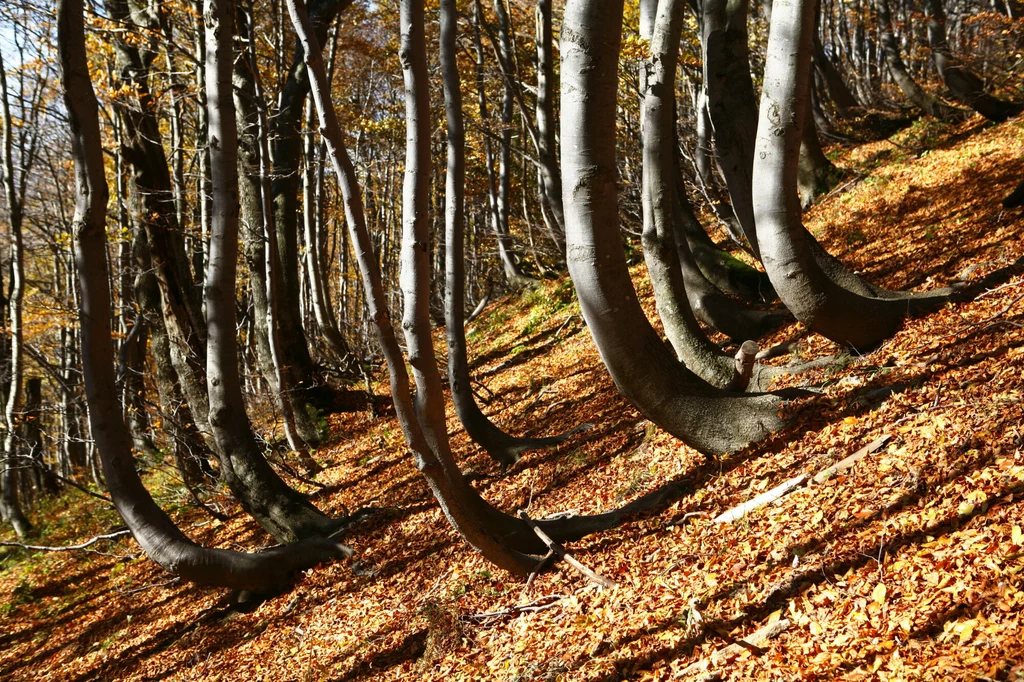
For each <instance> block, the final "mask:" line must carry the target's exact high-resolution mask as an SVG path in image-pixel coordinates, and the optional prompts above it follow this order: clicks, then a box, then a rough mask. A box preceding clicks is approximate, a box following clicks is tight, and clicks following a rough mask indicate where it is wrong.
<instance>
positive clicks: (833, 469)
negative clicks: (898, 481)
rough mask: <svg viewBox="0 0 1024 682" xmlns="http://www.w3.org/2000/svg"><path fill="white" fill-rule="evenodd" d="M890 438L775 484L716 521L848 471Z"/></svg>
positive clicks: (736, 516)
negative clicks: (830, 463) (816, 471)
mask: <svg viewBox="0 0 1024 682" xmlns="http://www.w3.org/2000/svg"><path fill="white" fill-rule="evenodd" d="M888 440H889V436H887V435H884V436H879V437H878V438H876V439H874V440H873V441H871V442H870V443H868V444H867V445H865V446H864V447H862V448H861V449H860V450H857V451H856V452H855V453H853V454H852V455H850V456H849V457H846V458H845V459H842V460H840V461H838V462H836V463H835V464H832V465H831V466H827V467H825V468H824V469H822V470H821V471H819V472H818V473H816V474H814V476H813V477H811V476H808V475H807V474H800V475H799V476H796V477H795V478H791V479H789V480H788V481H786V482H785V483H783V484H781V485H778V486H775V487H774V488H772V489H771V490H768V491H766V492H763V493H761V494H760V495H758V496H757V497H755V498H753V499H750V500H747V501H746V502H744V503H743V504H740V505H737V506H735V507H733V508H732V509H729V510H727V511H725V512H723V513H721V514H719V515H718V516H716V517H715V519H714V522H715V523H730V522H732V521H736V520H737V519H741V518H743V517H744V516H746V515H747V514H749V513H750V512H752V511H754V510H755V509H758V508H760V507H764V506H765V505H768V504H771V503H772V502H777V501H778V500H781V499H782V498H783V497H785V496H786V495H788V494H789V493H791V492H793V491H794V490H796V489H797V488H799V487H801V486H803V485H806V484H809V483H821V482H823V481H826V480H828V479H830V478H832V477H833V476H835V475H836V474H838V473H840V472H843V471H846V470H847V469H849V468H850V467H852V466H853V465H854V464H856V463H857V462H858V461H859V460H861V459H863V458H864V457H865V456H866V455H867V454H868V453H871V452H874V451H875V450H877V449H878V448H880V447H882V445H884V444H885V442H886V441H888Z"/></svg>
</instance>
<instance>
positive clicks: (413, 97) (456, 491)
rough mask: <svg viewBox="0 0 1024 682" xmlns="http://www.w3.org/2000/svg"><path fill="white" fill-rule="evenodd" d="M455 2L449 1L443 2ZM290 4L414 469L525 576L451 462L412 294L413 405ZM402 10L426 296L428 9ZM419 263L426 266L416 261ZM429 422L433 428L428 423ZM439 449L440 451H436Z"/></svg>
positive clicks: (317, 69)
mask: <svg viewBox="0 0 1024 682" xmlns="http://www.w3.org/2000/svg"><path fill="white" fill-rule="evenodd" d="M450 1H451V0H444V2H446V3H447V2H450ZM287 4H288V11H289V14H290V15H291V18H292V22H293V23H294V24H295V28H296V32H297V33H298V35H299V39H300V40H301V41H302V42H303V44H304V45H305V48H306V49H305V54H306V60H307V61H306V64H307V67H308V69H309V72H310V74H311V78H310V81H311V93H312V97H313V101H314V102H315V103H316V108H317V114H318V116H319V119H320V132H321V134H322V135H323V138H324V142H325V143H326V146H327V151H328V156H329V158H330V160H331V164H332V166H333V168H334V172H335V175H336V176H337V179H338V186H339V188H340V190H341V194H342V198H343V202H344V206H345V217H346V224H347V225H348V227H349V232H350V234H351V237H352V246H353V250H354V252H355V256H356V260H357V262H358V264H359V270H360V274H361V276H362V280H363V286H364V288H365V290H366V303H367V307H368V309H369V315H370V318H371V320H372V321H373V323H374V330H375V332H376V335H377V340H378V342H379V343H380V345H381V348H382V351H383V354H384V359H385V362H386V363H387V366H388V375H389V378H390V382H391V395H392V397H393V399H394V404H395V413H396V416H397V418H398V422H399V424H400V425H401V427H402V431H403V433H404V434H405V437H406V441H407V443H408V444H409V447H410V449H411V450H412V453H413V456H414V457H415V459H416V465H417V467H418V468H419V470H420V471H421V472H422V473H423V475H424V477H425V478H426V479H427V483H428V484H429V486H430V488H431V491H432V492H433V493H434V496H435V498H436V499H437V500H438V502H439V503H440V505H441V509H442V511H443V512H444V514H445V516H446V517H447V518H448V520H449V521H450V522H451V523H452V525H453V526H454V527H455V528H456V529H457V530H458V531H459V533H461V534H462V535H463V537H465V538H466V540H467V541H468V542H469V543H470V544H471V545H473V546H474V547H475V548H476V549H477V550H478V551H480V553H481V554H483V555H484V556H485V557H486V558H487V559H488V560H490V561H492V562H493V563H495V564H496V565H498V566H500V567H502V568H505V569H506V570H509V571H512V572H514V573H517V574H520V575H525V574H526V573H528V572H529V571H530V570H531V569H532V568H533V567H534V565H535V564H536V561H535V559H534V558H533V557H530V556H527V555H524V554H522V553H521V552H519V551H516V550H513V549H510V548H508V547H507V546H506V543H505V542H504V541H503V538H502V537H501V534H500V533H498V532H495V531H494V530H493V529H491V528H488V527H487V523H488V518H489V516H490V515H492V514H496V513H497V512H496V510H494V509H493V508H491V507H490V506H489V505H487V504H486V502H484V501H483V499H482V498H480V497H479V495H478V494H477V493H476V491H475V490H474V489H473V488H472V487H470V486H469V485H468V484H467V483H466V482H465V479H464V478H463V477H462V476H461V474H460V473H459V470H458V467H457V466H456V464H455V462H454V459H453V458H452V456H451V451H450V450H449V449H448V440H447V439H448V436H447V432H446V430H445V426H444V404H443V402H441V403H440V407H439V406H438V404H437V401H438V400H439V399H440V400H443V397H441V395H440V390H441V382H440V375H439V374H438V373H437V366H436V363H435V361H434V356H433V349H432V348H431V347H430V343H429V339H430V336H429V332H428V333H427V334H426V335H425V336H423V335H422V331H423V329H422V328H420V329H417V328H416V326H417V325H421V326H422V325H425V327H426V329H427V330H429V324H430V323H429V311H428V310H427V306H426V305H423V303H425V301H426V297H425V296H423V297H416V296H415V295H414V296H413V297H412V298H411V299H410V300H408V301H407V305H406V311H407V316H408V320H407V323H406V324H408V325H410V326H407V327H406V329H407V330H408V331H409V336H408V338H407V343H408V344H409V353H410V360H411V363H412V366H413V369H414V371H416V372H417V373H418V375H421V376H423V378H424V382H423V384H422V385H421V386H420V387H419V391H418V394H417V403H418V404H419V406H420V408H421V409H417V408H415V407H414V406H413V401H412V397H411V395H410V383H409V375H408V373H407V371H406V365H405V361H404V358H403V357H402V352H401V350H400V348H399V346H398V339H397V337H396V336H395V330H394V326H393V325H392V323H391V318H390V315H389V313H388V305H387V302H386V298H385V295H384V288H383V284H382V281H381V273H380V268H379V266H378V264H377V260H376V258H375V256H374V253H373V243H372V241H371V240H370V235H369V232H368V230H367V228H366V220H365V217H364V212H363V202H362V198H361V196H360V190H359V186H358V182H357V180H356V174H355V168H354V167H353V166H352V161H351V159H350V158H349V156H348V152H347V151H346V150H345V147H344V144H343V142H342V135H341V127H340V126H339V124H338V119H337V115H336V114H335V111H334V106H333V104H332V103H331V101H330V99H329V90H328V87H327V77H326V74H325V72H324V67H323V60H322V59H321V57H320V51H319V46H318V44H317V42H316V36H315V35H313V31H312V29H311V27H310V25H309V20H308V18H307V17H306V16H305V12H304V9H303V7H302V4H301V0H288V3H287ZM401 10H402V12H401V23H402V28H401V35H402V43H401V45H400V48H399V49H400V52H399V55H400V58H401V61H402V66H403V72H404V73H405V75H406V88H407V92H406V106H407V114H406V116H407V125H408V126H409V135H408V142H409V148H410V152H411V154H410V158H409V159H408V160H407V163H406V169H407V179H408V182H407V183H406V188H405V192H404V195H405V196H406V197H408V203H406V207H407V209H409V210H408V211H407V214H406V215H405V216H404V217H403V226H404V228H403V229H405V230H408V231H409V233H410V236H412V237H413V238H414V241H413V240H410V241H408V243H406V244H405V249H404V254H403V255H404V256H405V257H406V258H405V262H406V263H408V264H409V266H411V267H412V268H413V269H412V270H411V271H410V270H409V269H408V267H406V268H405V269H404V271H403V277H402V280H403V288H406V289H407V290H410V293H412V290H415V289H417V288H420V291H422V292H423V293H424V294H425V293H426V292H427V291H429V289H428V288H426V287H424V286H423V285H424V284H425V282H424V281H423V280H424V279H425V274H426V266H427V263H426V259H427V252H426V249H424V248H422V246H419V244H423V243H425V239H421V238H422V237H425V236H426V235H424V234H422V233H423V231H424V228H425V227H426V221H425V219H426V215H425V210H424V209H425V205H424V204H425V200H426V196H425V192H424V190H425V189H426V180H427V179H429V177H428V173H427V171H428V168H429V167H428V166H427V165H426V164H423V163H422V161H424V159H423V158H422V157H423V156H424V155H425V153H426V152H427V150H429V127H428V123H429V121H428V119H427V111H426V110H425V105H426V104H427V90H426V87H427V79H426V46H425V44H424V35H423V33H424V28H425V27H424V18H423V5H422V2H416V0H402V3H401ZM421 113H422V115H421ZM420 171H422V172H420ZM404 241H405V240H404ZM417 260H419V261H421V263H417V262H416V261H417ZM421 266H422V267H421ZM417 304H419V305H417ZM424 339H426V341H424ZM431 373H433V375H434V376H433V379H432V380H431V379H430V377H429V375H430V374H431ZM438 418H440V421H438ZM428 420H429V423H430V426H429V427H427V426H426V425H425V422H427V421H428ZM435 446H436V447H440V448H441V449H440V450H437V451H435V449H434V447H435ZM504 518H511V517H504ZM512 520H513V521H515V519H512ZM522 525H523V524H517V527H519V528H520V530H522V531H524V532H523V533H522V536H525V531H528V530H529V529H528V528H522ZM531 547H532V548H533V550H534V551H543V550H542V549H541V547H540V546H538V545H537V544H536V543H533V544H532V545H531Z"/></svg>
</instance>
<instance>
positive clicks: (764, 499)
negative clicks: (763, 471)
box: [714, 474, 807, 523]
mask: <svg viewBox="0 0 1024 682" xmlns="http://www.w3.org/2000/svg"><path fill="white" fill-rule="evenodd" d="M806 482H807V474H800V475H799V476H797V477H796V478H791V479H789V480H788V481H786V482H785V483H783V484H782V485H779V486H776V487H774V488H772V489H771V490H769V491H767V492H763V493H761V494H760V495H758V496H757V497H755V498H753V499H751V500H747V501H746V502H744V503H743V504H741V505H738V506H735V507H733V508H732V509H730V510H728V511H726V512H723V513H721V514H719V515H718V516H716V517H715V519H714V522H715V523H730V522H732V521H736V520H737V519H742V518H743V517H744V516H746V515H747V514H749V513H750V512H752V511H754V510H755V509H757V508H759V507H763V506H765V505H766V504H770V503H771V502H774V501H775V500H777V499H779V498H781V497H783V496H785V495H787V494H788V493H789V492H790V491H791V490H793V489H794V488H796V487H798V486H801V485H803V484H804V483H806Z"/></svg>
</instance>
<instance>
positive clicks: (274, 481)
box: [205, 0, 337, 542]
mask: <svg viewBox="0 0 1024 682" xmlns="http://www.w3.org/2000/svg"><path fill="white" fill-rule="evenodd" d="M207 5H208V7H207V10H206V13H205V23H206V48H207V49H206V65H205V68H206V88H207V93H206V94H207V109H208V120H209V133H208V134H209V138H208V139H209V147H210V179H211V188H212V197H213V212H212V214H211V216H210V262H209V265H208V266H207V269H206V273H207V275H206V286H205V290H206V317H207V323H208V326H209V339H208V344H207V351H208V355H207V362H206V365H207V378H208V390H209V396H210V428H211V430H212V431H213V436H214V439H215V440H216V442H217V448H218V450H219V452H220V459H221V474H222V476H223V477H224V480H225V481H226V482H227V484H228V486H229V487H230V488H231V491H232V493H234V495H235V496H236V497H237V498H238V500H239V502H241V504H242V507H243V508H244V509H245V510H246V511H247V512H248V513H250V514H252V515H253V517H254V518H255V519H256V520H257V521H258V522H259V523H260V525H261V526H263V528H264V529H266V530H267V531H268V532H269V533H270V534H271V535H273V536H274V537H275V538H276V539H277V540H278V541H280V542H291V541H294V540H296V539H300V538H304V537H310V536H315V535H322V534H328V533H329V532H331V531H332V530H334V529H335V528H336V526H337V522H334V521H332V520H331V519H329V518H328V517H326V516H325V515H323V514H322V513H321V512H320V511H319V510H317V509H316V507H314V506H313V505H312V504H311V503H310V502H309V501H308V500H307V499H306V498H305V496H303V495H302V494H300V493H299V492H298V491H296V490H294V489H292V488H290V487H289V486H288V485H287V484H285V482H284V481H282V480H281V479H280V477H279V476H278V475H277V473H276V472H274V470H273V469H272V468H271V467H270V464H269V463H268V462H267V460H266V459H265V458H264V456H263V453H262V452H261V451H260V448H259V446H258V444H257V443H256V439H255V437H254V436H253V432H252V426H251V425H250V423H249V417H248V415H247V414H246V412H245V399H244V398H243V396H242V387H241V382H240V379H239V374H238V351H237V341H236V338H235V275H236V271H237V266H238V263H237V261H238V214H239V203H238V161H237V153H238V133H237V129H236V126H235V108H234V104H233V102H232V88H231V71H232V49H231V48H232V32H233V31H232V29H233V27H234V21H233V16H232V15H228V16H227V17H226V18H225V16H224V7H222V6H220V3H219V2H218V0H207Z"/></svg>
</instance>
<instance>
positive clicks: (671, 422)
mask: <svg viewBox="0 0 1024 682" xmlns="http://www.w3.org/2000/svg"><path fill="white" fill-rule="evenodd" d="M622 9H623V6H622V0H615V1H611V0H580V1H579V2H574V3H571V4H570V5H569V6H568V7H567V8H566V14H565V17H564V19H563V23H562V39H561V51H562V69H561V73H562V174H563V178H562V179H563V187H565V188H566V189H568V190H569V191H568V192H567V194H566V196H565V200H566V204H565V206H566V240H567V247H568V265H569V273H570V275H571V276H572V280H573V283H574V285H575V287H576V293H577V296H578V298H579V301H580V308H581V310H582V312H583V317H584V319H585V320H586V322H587V327H588V328H589V329H590V332H591V334H592V335H593V338H594V342H595V344H596V345H597V348H598V351H599V352H600V354H601V357H602V359H603V360H604V363H605V365H606V366H607V368H608V371H609V373H610V374H611V376H612V379H613V380H614V381H615V384H616V386H618V387H619V390H620V391H622V393H623V394H624V395H625V396H626V397H627V398H629V399H630V400H631V402H633V404H634V405H636V407H637V408H638V409H639V410H640V411H641V412H643V413H644V414H645V415H646V416H647V417H648V418H649V419H651V420H652V421H653V422H655V423H656V424H658V425H659V426H661V427H662V428H664V429H665V430H666V431H668V432H670V433H672V434H673V435H675V436H676V437H677V438H680V439H681V440H683V441H684V442H686V443H687V444H689V445H691V446H693V447H694V448H696V449H697V450H699V451H701V452H704V453H722V452H729V451H732V450H736V449H739V448H742V447H743V446H745V445H746V444H748V443H750V442H753V441H756V440H759V439H761V438H763V437H765V436H766V435H767V434H768V433H769V432H770V431H771V430H773V429H775V428H778V427H780V426H781V425H782V419H781V418H780V417H779V414H778V410H779V407H780V399H779V397H778V396H775V395H756V396H754V395H745V396H737V395H736V394H730V393H727V392H725V391H722V390H719V389H716V388H714V387H712V386H710V385H708V384H707V383H705V382H704V381H702V380H701V379H700V378H699V377H697V376H696V375H694V374H693V373H692V372H690V371H689V370H687V369H686V368H685V367H683V366H682V365H680V364H679V363H678V362H677V361H676V359H675V358H674V357H673V356H672V354H671V352H670V351H669V350H668V348H666V346H665V345H664V343H663V342H662V341H661V339H660V338H658V335H657V334H656V333H655V331H654V329H653V328H652V327H651V325H650V323H649V322H648V321H647V318H646V317H645V316H644V314H643V310H642V309H641V308H640V302H639V300H638V299H637V296H636V292H635V290H634V289H633V283H632V281H631V280H630V276H629V270H628V268H627V265H626V259H625V255H624V253H623V249H622V244H621V238H620V236H619V218H618V194H617V186H616V185H617V176H618V170H617V166H616V162H615V129H616V89H617V86H618V54H619V45H620V39H621V27H622Z"/></svg>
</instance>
